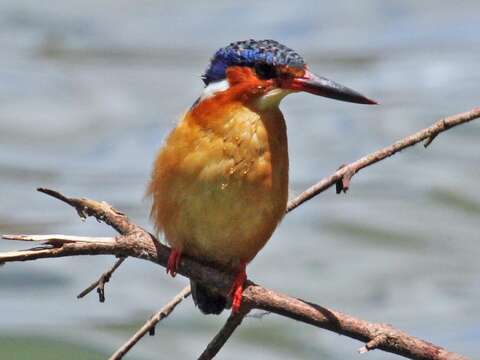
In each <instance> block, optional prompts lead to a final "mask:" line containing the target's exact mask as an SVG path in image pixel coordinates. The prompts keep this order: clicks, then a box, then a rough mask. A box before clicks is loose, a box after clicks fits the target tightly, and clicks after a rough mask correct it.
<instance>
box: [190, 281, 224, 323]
mask: <svg viewBox="0 0 480 360" xmlns="http://www.w3.org/2000/svg"><path fill="white" fill-rule="evenodd" d="M190 286H191V288H192V298H193V302H194V303H195V305H197V306H198V308H199V309H200V311H201V312H202V313H204V314H207V315H208V314H215V315H218V314H220V313H221V312H222V311H223V310H224V309H225V307H226V306H227V298H225V296H222V295H219V294H217V293H214V292H213V291H212V290H210V289H209V288H207V287H206V286H203V285H201V284H199V283H196V282H194V281H192V280H190Z"/></svg>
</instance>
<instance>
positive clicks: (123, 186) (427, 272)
mask: <svg viewBox="0 0 480 360" xmlns="http://www.w3.org/2000/svg"><path fill="white" fill-rule="evenodd" d="M479 11H480V5H479V4H478V2H477V1H474V0H472V1H463V2H461V3H453V2H449V3H447V2H442V3H440V2H436V1H423V2H417V1H403V2H384V1H361V2H360V1H358V2H357V1H345V2H335V3H331V4H327V3H325V2H322V3H320V2H317V1H304V2H301V3H300V2H296V3H292V2H282V1H265V2H248V1H247V2H228V1H223V2H220V1H211V2H203V4H202V2H194V1H186V2H181V3H180V2H164V1H149V0H137V1H125V0H115V1H113V0H110V1H108V0H107V1H102V2H98V1H89V0H87V1H85V0H84V1H74V0H71V1H51V2H48V5H46V3H44V2H38V1H26V0H25V1H0V48H1V55H0V199H1V201H0V233H66V234H82V235H109V234H113V232H112V230H110V229H109V228H107V227H106V226H104V225H101V224H97V223H96V222H95V221H92V220H89V221H87V222H86V223H82V222H81V221H80V220H79V219H78V216H77V215H76V214H75V213H74V211H72V210H71V209H69V208H67V207H65V206H64V205H63V204H61V203H59V202H58V201H55V200H52V199H49V198H47V197H45V196H43V195H41V194H39V193H37V192H35V188H36V187H38V186H47V187H51V188H55V189H59V190H61V191H63V192H65V193H67V194H70V195H76V196H85V197H91V198H95V199H99V200H106V201H108V202H109V203H111V204H113V205H114V206H115V207H117V208H119V209H121V210H122V211H125V212H126V213H128V214H129V215H130V216H131V217H132V218H133V219H134V220H135V221H137V222H138V223H139V224H141V225H143V226H146V227H147V228H150V227H151V226H150V224H149V223H148V216H147V215H148V202H146V201H145V200H144V199H143V193H144V188H145V184H146V182H147V179H148V176H149V171H150V166H151V163H152V160H153V157H154V154H155V152H156V150H157V149H158V147H159V146H160V144H161V142H162V139H163V138H164V136H165V134H166V133H167V131H168V130H169V129H170V128H171V127H172V126H173V124H174V123H175V121H176V119H177V118H178V116H179V115H180V114H181V113H182V111H184V109H186V108H187V107H188V106H189V105H190V104H191V103H192V102H193V100H194V99H195V98H196V96H197V95H198V94H199V92H200V91H201V89H202V83H201V80H200V74H201V73H202V71H203V70H204V68H205V66H206V63H207V61H208V59H209V57H210V55H211V54H212V53H213V52H214V51H215V50H216V49H217V48H219V47H221V46H224V45H225V44H227V43H229V42H231V41H234V40H239V39H245V38H274V39H277V40H279V41H281V42H283V43H286V44H287V45H289V46H291V47H293V48H294V49H296V50H297V51H298V52H300V53H302V54H303V55H304V57H305V58H306V60H307V61H308V62H309V63H310V67H311V69H312V70H314V71H316V72H317V73H319V74H322V75H324V76H327V77H329V78H332V79H335V80H337V81H339V82H341V83H344V84H346V85H349V86H352V87H353V88H355V89H358V90H360V91H361V92H363V93H365V94H368V95H369V96H371V97H372V98H375V99H378V100H379V101H380V102H381V104H382V105H381V106H378V107H361V106H356V105H351V104H346V103H339V102H335V101H331V100H326V99H321V98H315V97H313V96H308V95H301V94H297V95H292V96H290V97H289V98H288V99H286V100H285V101H284V103H283V104H282V110H283V111H284V113H285V117H286V118H287V123H288V127H289V129H288V134H289V142H290V143H289V145H290V158H291V189H292V194H297V193H299V192H301V191H302V189H304V188H306V187H307V186H309V185H311V184H313V183H314V182H315V181H317V180H318V179H320V178H322V177H323V176H325V175H327V174H329V173H331V172H332V171H333V170H335V169H336V168H337V167H338V166H339V165H340V164H342V163H346V162H349V161H353V160H355V159H356V158H358V157H360V156H362V155H364V154H366V153H368V152H371V151H373V150H375V149H377V148H379V147H381V146H384V145H387V144H389V143H391V142H393V141H395V140H396V139H399V138H401V137H403V136H405V135H408V134H410V133H413V132H415V131H417V130H419V129H421V128H422V127H425V126H428V125H429V124H430V123H432V122H433V121H434V120H436V119H437V118H439V117H441V116H444V115H449V114H454V113H457V112H461V111H465V110H469V109H470V108H472V107H474V106H479V105H480V97H479V85H478V84H479V83H480V73H479V71H478V69H479V65H478V64H479V63H480V52H479V49H480V37H479V36H478V34H479V33H480V23H479V22H478V12H479ZM479 139H480V122H477V123H475V122H473V123H471V124H468V125H465V126H463V127H460V128H457V129H454V130H452V131H449V132H448V133H446V134H444V135H441V136H439V137H438V138H437V140H435V142H434V143H433V144H432V146H431V147H430V148H429V149H428V150H425V149H423V147H421V146H418V147H415V148H413V149H409V150H407V151H403V152H402V153H401V154H399V155H396V156H395V157H393V158H391V159H388V160H387V161H384V162H382V163H381V164H379V165H376V166H375V167H371V168H369V169H367V170H364V171H362V172H361V173H360V174H359V175H358V176H356V177H355V178H354V179H353V183H352V188H351V191H350V192H349V193H348V194H346V195H341V196H340V195H335V194H334V191H333V190H330V191H328V192H326V193H323V194H322V195H320V196H319V197H317V198H316V199H314V200H312V201H310V202H308V203H307V204H305V205H304V206H302V207H301V208H299V209H298V210H295V211H294V212H293V213H292V214H290V215H289V216H287V217H286V218H285V220H284V221H283V222H282V224H281V226H280V227H279V229H278V230H277V231H276V232H275V234H274V236H273V238H272V240H271V241H270V242H269V244H268V246H267V247H266V248H265V249H264V250H263V251H262V252H261V254H260V255H259V256H258V257H257V258H256V259H255V261H254V262H253V263H252V264H251V266H250V267H249V276H250V277H251V278H252V279H254V280H255V281H257V282H259V283H261V284H263V285H265V286H269V287H272V288H274V289H277V290H279V291H282V292H286V293H288V294H292V295H295V296H299V297H302V298H305V299H309V300H312V301H315V302H317V303H320V304H322V305H326V306H329V307H333V308H335V309H338V310H341V311H344V312H347V313H351V314H354V315H357V316H359V317H362V318H365V319H368V320H371V321H380V322H388V323H391V324H393V325H395V326H397V327H399V328H401V329H403V330H406V331H407V332H409V333H411V334H414V335H416V336H419V337H422V338H426V339H428V340H430V341H432V342H434V343H438V344H440V345H442V346H445V347H447V348H448V349H450V350H453V351H458V352H461V353H463V354H465V355H469V356H471V357H472V358H478V357H480V346H479V342H480V325H479V324H480V311H479V310H478V299H479V298H480V281H479V272H480V265H479V262H478V259H479V258H480V235H479V231H478V228H479V216H480V191H479V190H478V179H479V178H480V142H479ZM21 245H23V244H11V243H6V242H5V241H2V242H0V250H7V249H14V248H17V247H19V246H21ZM113 261H114V259H113V258H110V257H90V258H87V257H84V258H80V257H77V258H69V259H67V258H65V259H57V260H49V261H46V260H43V261H38V262H32V263H24V264H8V265H6V266H4V267H2V268H1V269H0V314H1V315H0V318H1V321H0V357H1V358H2V359H3V358H5V359H33V358H35V359H65V358H70V359H74V358H76V359H97V358H98V359H101V358H105V357H106V356H107V355H109V354H110V353H111V352H112V351H113V350H114V349H115V348H116V347H118V346H119V345H120V344H121V343H122V342H123V341H124V340H125V339H126V338H127V337H128V336H129V335H130V334H131V333H133V332H134V331H135V329H136V328H138V327H139V326H140V324H141V323H142V321H143V320H144V319H145V318H146V317H147V316H148V315H149V314H151V313H152V312H154V311H155V310H157V309H158V308H159V307H160V306H161V305H162V304H163V303H165V302H166V301H167V300H168V299H169V298H171V297H172V296H173V295H174V294H175V293H176V292H177V291H179V290H180V289H181V288H182V287H183V286H184V285H185V284H186V281H185V280H184V279H182V278H176V279H175V280H171V279H169V278H167V277H166V276H165V274H164V272H163V271H161V269H160V268H158V267H155V266H153V265H151V264H147V263H146V262H142V261H138V260H133V259H129V260H127V262H126V263H125V264H124V265H123V266H122V267H121V268H120V269H119V270H118V272H117V273H116V274H115V276H114V278H113V281H112V282H111V283H110V284H109V285H108V288H107V301H106V303H104V304H99V303H98V302H97V299H96V297H95V296H93V295H92V296H90V297H87V298H85V299H83V300H77V299H76V295H77V293H78V292H79V291H80V290H82V289H83V288H84V287H85V286H86V285H88V284H89V283H90V282H91V281H92V280H93V279H94V278H96V277H97V276H98V275H99V274H100V273H101V272H103V271H104V270H105V269H106V268H107V267H108V266H110V265H111V264H112V263H113ZM225 317H226V314H224V315H223V316H221V317H220V318H218V317H205V316H202V315H200V314H199V312H198V311H197V310H195V309H194V307H193V305H192V303H191V302H190V300H189V301H187V302H186V303H185V304H183V305H182V306H180V307H179V308H178V310H177V311H176V313H175V316H173V317H172V318H169V319H168V320H167V321H166V322H165V323H164V324H162V326H160V327H159V328H158V329H157V335H156V336H155V337H149V338H146V339H144V340H142V342H141V343H140V344H139V345H138V346H137V347H136V348H135V349H134V350H133V351H132V353H131V356H130V358H131V359H159V358H179V359H181V358H195V356H196V355H198V354H199V353H200V352H201V351H202V349H203V347H204V346H205V344H206V343H207V342H208V341H209V339H210V338H211V337H213V335H214V334H215V333H216V331H217V330H218V329H219V327H220V326H221V325H222V323H223V321H224V320H225ZM360 346H361V344H360V343H358V342H356V341H353V340H350V339H347V338H344V337H339V336H337V335H334V334H332V333H329V332H326V331H321V330H318V329H315V328H311V327H309V326H306V325H303V324H299V323H294V322H293V321H288V320H286V319H283V318H279V317H277V316H275V315H270V316H266V317H263V318H262V319H248V320H247V321H246V322H245V323H244V325H243V326H242V328H241V329H240V330H239V331H238V333H237V334H235V336H234V337H233V338H232V339H231V341H230V342H229V343H228V344H227V346H226V347H225V348H224V349H223V350H222V352H221V356H220V358H223V359H245V358H258V359H292V358H302V359H318V358H322V359H346V358H347V359H348V358H353V357H356V356H357V355H356V353H355V351H356V349H357V348H359V347H360ZM368 357H369V359H387V358H388V359H390V358H392V359H393V358H395V357H394V356H393V355H388V354H384V353H380V352H376V353H375V352H374V353H372V354H370V355H368Z"/></svg>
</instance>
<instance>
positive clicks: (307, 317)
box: [0, 108, 480, 360]
mask: <svg viewBox="0 0 480 360" xmlns="http://www.w3.org/2000/svg"><path fill="white" fill-rule="evenodd" d="M478 117H480V108H477V109H474V110H472V111H470V112H466V113H463V114H459V115H455V116H451V117H448V118H445V119H443V120H441V121H439V122H437V123H436V124H434V125H433V126H431V127H429V128H426V129H424V130H422V131H419V132H417V133H415V134H413V135H411V136H409V137H407V138H405V139H403V140H400V141H398V142H396V143H395V144H393V145H391V146H389V147H386V148H384V149H381V150H379V151H377V152H375V153H372V154H370V155H368V156H365V157H363V158H361V159H359V160H357V161H356V162H354V163H351V164H349V165H347V166H345V167H342V168H341V169H339V170H338V171H337V172H335V173H334V174H333V175H331V176H329V177H327V178H325V179H323V180H322V181H320V182H319V183H317V184H316V185H314V186H313V187H311V188H309V189H307V190H306V191H305V192H304V193H302V194H301V195H300V196H299V197H297V198H296V199H294V200H293V201H291V202H290V203H289V204H288V209H287V211H291V210H293V209H294V208H296V207H298V206H299V205H301V204H302V203H304V202H305V201H307V200H309V199H311V198H312V197H314V196H316V195H317V194H319V193H320V192H322V191H324V190H325V189H327V188H329V187H330V186H332V185H334V184H336V183H339V182H340V183H341V186H339V187H340V190H341V191H342V190H343V191H344V190H346V188H348V186H349V181H350V178H351V177H352V176H353V175H354V174H355V173H357V172H358V171H359V170H360V169H363V168H364V167H367V166H369V165H371V164H374V163H376V162H378V161H381V160H383V159H385V158H387V157H389V156H391V155H393V154H394V153H396V152H398V151H400V150H402V149H404V148H407V147H409V146H412V145H414V144H416V143H418V142H420V141H423V140H427V142H426V145H428V144H429V143H431V141H432V140H433V138H435V136H437V135H438V134H439V133H441V132H443V131H445V130H447V129H449V128H451V127H453V126H456V125H459V124H462V123H465V122H467V121H471V120H473V119H476V118H478ZM39 191H41V192H43V193H46V194H48V195H50V196H53V197H55V198H57V199H59V200H61V201H63V202H65V203H67V204H69V205H71V206H73V207H74V208H75V209H76V210H77V212H78V214H79V215H80V216H81V217H87V216H93V217H95V218H97V220H99V221H103V222H105V223H106V224H108V225H110V226H112V227H113V228H115V229H116V230H117V231H118V232H119V233H120V234H121V235H119V236H117V237H115V238H85V237H72V236H64V235H52V236H45V235H43V236H41V235H7V236H6V237H7V238H8V239H11V240H28V241H41V242H43V244H42V246H39V247H36V248H33V249H28V250H23V251H13V252H4V253H0V264H1V263H6V262H12V261H29V260H35V259H41V258H55V257H64V256H76V255H106V254H109V255H115V256H117V257H121V258H122V257H128V256H131V257H136V258H140V259H144V260H148V261H151V262H153V263H156V264H159V265H161V266H164V267H165V265H166V263H167V259H168V256H169V254H170V249H169V248H168V247H166V246H164V245H162V244H160V243H159V242H158V241H157V240H156V239H155V237H154V236H153V235H151V234H150V233H148V232H147V231H145V230H143V229H142V228H141V227H139V226H137V225H136V224H134V223H132V222H131V221H130V220H129V219H128V218H127V217H126V216H125V215H124V214H122V213H121V212H119V211H117V210H115V209H114V208H113V207H111V206H110V205H108V204H107V203H105V202H97V201H94V200H89V199H78V198H68V197H66V196H64V195H62V194H60V193H59V192H56V191H53V190H49V189H39ZM178 273H179V274H182V275H184V276H186V277H188V278H190V279H192V280H194V281H196V282H199V283H203V284H207V285H208V286H210V287H211V288H212V289H214V290H215V291H217V292H219V293H220V294H223V295H225V296H227V295H228V292H229V290H230V288H231V284H232V281H233V274H229V273H224V272H221V271H220V270H218V269H215V268H212V267H210V266H207V265H204V264H201V263H199V262H198V261H195V260H193V259H191V258H189V257H188V256H183V257H182V259H181V261H180V263H179V266H178ZM180 301H181V300H180ZM173 308H174V307H172V309H171V310H173ZM242 309H243V310H242ZM251 309H261V310H265V311H268V312H272V313H276V314H279V315H281V316H284V317H288V318H291V319H294V320H297V321H302V322H305V323H307V324H310V325H313V326H316V327H320V328H323V329H327V330H330V331H333V332H336V333H338V334H341V335H345V336H348V337H351V338H354V339H357V340H359V341H362V342H363V343H365V344H366V345H365V346H364V347H362V352H364V351H367V350H371V349H375V348H378V349H381V350H384V351H388V352H391V353H395V354H398V355H402V356H405V357H408V358H411V359H421V360H466V358H465V357H463V356H461V355H458V354H455V353H451V352H448V351H447V350H445V349H442V348H441V347H439V346H436V345H433V344H431V343H428V342H426V341H424V340H421V339H418V338H415V337H413V336H410V335H408V334H406V333H405V332H402V331H399V330H397V329H395V328H393V327H392V326H390V325H386V324H379V323H370V322H367V321H365V320H361V319H358V318H355V317H353V316H350V315H347V314H343V313H341V312H338V311H335V310H332V309H328V308H325V307H322V306H319V305H316V304H314V303H310V302H306V301H304V300H301V299H295V298H292V297H289V296H287V295H283V294H279V293H277V292H275V291H273V290H270V289H266V288H264V287H261V286H259V285H256V284H254V283H252V282H248V286H247V288H246V289H245V291H244V293H243V305H242V308H241V313H240V314H238V315H233V316H231V317H230V318H229V320H228V321H227V323H226V324H225V326H224V327H223V328H222V330H221V331H220V332H219V333H218V334H217V336H216V337H215V338H214V339H213V340H212V342H211V343H210V344H209V346H208V347H207V349H206V350H205V352H204V354H202V356H204V357H203V358H207V359H208V358H211V357H213V356H214V355H215V354H216V353H217V352H218V351H219V349H220V348H221V347H222V346H223V345H224V344H225V342H226V341H227V340H228V338H229V337H230V336H231V334H232V333H233V332H234V330H235V329H236V328H237V327H238V326H239V325H240V323H241V321H242V319H243V318H244V316H245V315H246V314H247V313H248V312H249V311H250V310H251ZM171 310H170V311H171ZM242 311H244V312H245V313H244V314H243V312H242ZM160 316H162V315H160ZM148 324H149V323H147V324H146V325H145V326H147V325H148ZM147 327H148V326H147ZM152 328H153V327H150V328H149V329H152ZM142 329H143V328H142ZM148 331H149V330H148V329H147V330H146V332H148ZM141 336H143V335H141ZM141 336H140V337H141ZM136 341H138V340H136ZM136 341H135V342H136ZM135 342H134V343H132V345H131V346H133V345H134V344H135ZM127 351H128V349H127ZM208 356H210V357H208ZM201 358H202V357H201Z"/></svg>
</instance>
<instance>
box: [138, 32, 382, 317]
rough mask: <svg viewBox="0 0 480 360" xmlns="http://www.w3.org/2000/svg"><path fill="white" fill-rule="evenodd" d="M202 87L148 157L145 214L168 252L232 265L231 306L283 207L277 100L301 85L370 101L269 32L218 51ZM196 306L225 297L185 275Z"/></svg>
mask: <svg viewBox="0 0 480 360" xmlns="http://www.w3.org/2000/svg"><path fill="white" fill-rule="evenodd" d="M203 81H204V83H205V88H204V90H203V92H202V94H201V95H200V97H199V98H198V100H197V101H196V102H195V103H194V104H193V105H192V107H191V108H190V109H189V110H188V111H187V112H186V113H185V114H184V115H183V117H182V118H181V120H180V122H179V123H178V125H177V126H176V128H175V129H173V131H172V132H171V133H170V135H169V136H168V138H167V140H166V141H165V144H164V145H163V147H162V149H161V150H160V152H159V153H158V156H157V158H156V160H155V164H154V168H153V172H152V178H151V182H150V185H149V188H148V193H149V194H150V195H151V196H152V197H153V205H152V210H151V217H152V219H153V222H154V223H155V227H156V229H157V230H158V231H161V232H163V233H164V235H165V239H166V240H167V242H168V243H169V244H170V246H171V248H172V251H171V255H170V258H169V260H168V264H167V273H170V274H171V275H172V276H175V274H176V268H177V266H178V264H179V261H180V259H181V256H182V254H186V255H189V256H191V257H193V258H197V259H199V260H200V261H203V262H207V263H210V264H214V265H216V266H218V267H220V268H223V269H225V270H229V271H233V272H234V273H235V274H236V277H235V281H234V283H233V284H232V290H231V293H230V295H231V298H232V311H233V312H236V311H238V309H239V307H240V304H241V299H242V291H243V285H244V282H245V280H246V273H245V266H246V265H247V264H248V263H249V262H250V261H251V260H252V259H253V258H254V257H255V255H257V253H258V252H259V251H260V249H262V247H263V246H264V245H265V243H266V242H267V240H268V239H269V238H270V236H271V235H272V233H273V231H274V230H275V228H276V227H277V225H278V223H279V222H280V220H281V219H282V217H283V215H284V214H285V210H286V206H287V198H288V150H287V133H286V127H285V121H284V118H283V115H282V113H281V111H280V110H279V104H280V101H281V100H282V99H283V98H284V97H285V96H286V95H288V94H291V93H295V92H299V91H304V92H307V93H311V94H314V95H320V96H325V97H329V98H333V99H337V100H342V101H348V102H353V103H359V104H375V102H374V101H373V100H370V99H368V98H366V97H365V96H363V95H361V94H359V93H357V92H355V91H353V90H351V89H349V88H346V87H344V86H342V85H339V84H337V83H335V82H333V81H330V80H328V79H326V78H323V77H319V76H317V75H315V74H314V73H312V72H311V71H310V70H309V68H308V66H307V64H306V63H305V62H304V60H303V59H302V57H301V56H300V55H299V54H297V53H296V52H295V51H293V50H292V49H289V48H288V47H286V46H284V45H282V44H280V43H278V42H277V41H274V40H260V41H256V40H246V41H238V42H234V43H231V44H230V45H228V46H226V47H224V48H221V49H220V50H218V51H217V52H216V53H215V54H214V56H213V58H212V59H211V62H210V65H209V67H208V68H207V70H206V72H205V74H204V75H203ZM192 296H193V299H194V301H195V303H196V305H197V306H198V307H199V308H200V310H201V311H202V312H203V313H206V314H219V313H221V312H222V310H223V309H225V307H226V306H228V304H229V301H228V299H227V298H225V297H224V296H222V295H220V294H217V293H215V292H214V291H213V290H211V289H210V288H209V287H208V285H207V284H199V283H194V282H192Z"/></svg>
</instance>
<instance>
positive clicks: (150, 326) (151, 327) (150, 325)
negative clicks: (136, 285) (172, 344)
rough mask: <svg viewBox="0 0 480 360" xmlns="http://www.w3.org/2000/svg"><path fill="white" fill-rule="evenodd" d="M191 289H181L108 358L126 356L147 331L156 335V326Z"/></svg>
mask: <svg viewBox="0 0 480 360" xmlns="http://www.w3.org/2000/svg"><path fill="white" fill-rule="evenodd" d="M190 294H191V290H190V285H189V286H187V287H185V288H184V289H183V290H182V291H180V292H179V293H178V294H177V295H175V297H174V298H173V299H172V300H171V301H170V302H169V303H168V304H166V305H165V306H164V307H163V308H161V309H160V310H159V311H158V312H157V313H155V314H154V315H153V316H152V317H151V318H150V319H149V320H148V321H147V322H146V323H145V324H144V325H143V326H142V327H141V328H140V329H139V330H138V331H137V332H136V333H135V334H134V335H133V336H132V337H131V338H130V339H128V341H127V342H126V343H125V344H123V345H122V346H121V347H120V348H119V349H118V350H117V351H115V353H114V354H113V355H112V356H110V357H109V358H108V360H120V359H121V358H123V357H124V356H125V354H126V353H127V352H128V351H129V350H130V349H131V348H132V347H134V346H135V344H136V343H137V342H139V341H140V339H141V338H142V337H144V336H145V334H146V333H150V335H154V333H155V326H156V325H157V324H158V323H159V322H160V321H162V320H163V319H165V318H166V317H167V316H168V315H170V314H171V313H172V311H173V310H175V308H176V307H177V305H178V304H180V303H181V302H182V301H183V299H185V298H187V297H188V296H190Z"/></svg>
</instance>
